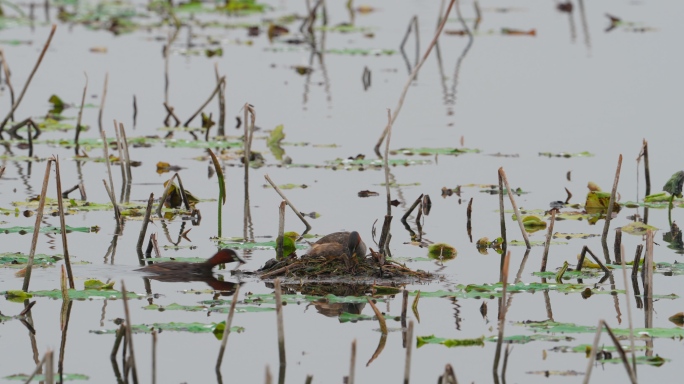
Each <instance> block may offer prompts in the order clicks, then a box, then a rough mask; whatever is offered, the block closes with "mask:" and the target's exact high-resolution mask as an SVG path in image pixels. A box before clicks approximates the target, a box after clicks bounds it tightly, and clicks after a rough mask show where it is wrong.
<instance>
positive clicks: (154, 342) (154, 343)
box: [152, 330, 157, 384]
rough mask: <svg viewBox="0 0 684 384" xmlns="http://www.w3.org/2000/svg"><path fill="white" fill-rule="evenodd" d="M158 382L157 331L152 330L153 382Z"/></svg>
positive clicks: (153, 383) (154, 383)
mask: <svg viewBox="0 0 684 384" xmlns="http://www.w3.org/2000/svg"><path fill="white" fill-rule="evenodd" d="M156 383H157V331H156V330H154V331H152V384H156Z"/></svg>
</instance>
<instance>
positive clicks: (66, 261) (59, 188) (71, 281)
mask: <svg viewBox="0 0 684 384" xmlns="http://www.w3.org/2000/svg"><path fill="white" fill-rule="evenodd" d="M51 160H52V161H54V162H55V178H56V179H57V207H58V208H59V226H60V231H61V232H62V249H63V251H64V264H65V265H66V272H67V276H68V277H69V288H71V289H74V274H73V272H72V271H71V259H70V258H69V247H68V246H67V234H66V223H65V220H64V202H63V201H62V178H61V176H60V174H59V157H53V158H52V159H51Z"/></svg>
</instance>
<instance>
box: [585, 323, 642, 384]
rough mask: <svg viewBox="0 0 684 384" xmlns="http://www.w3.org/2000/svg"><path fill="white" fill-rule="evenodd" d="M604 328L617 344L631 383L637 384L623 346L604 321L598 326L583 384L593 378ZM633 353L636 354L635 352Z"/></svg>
mask: <svg viewBox="0 0 684 384" xmlns="http://www.w3.org/2000/svg"><path fill="white" fill-rule="evenodd" d="M604 327H605V329H606V331H608V335H609V336H610V338H611V340H612V341H613V344H615V348H616V349H617V351H618V353H619V354H620V358H621V359H622V362H623V363H624V365H625V369H626V370H627V375H628V376H629V379H630V381H631V382H632V384H636V382H637V381H636V376H635V374H634V372H633V371H632V369H631V367H630V365H629V362H628V361H627V356H626V354H625V350H624V349H623V348H622V345H620V341H619V340H618V339H617V337H615V334H613V331H612V330H611V329H610V327H609V326H608V324H606V322H605V321H604V320H603V319H601V320H599V322H598V325H597V326H596V334H595V335H594V344H593V345H592V347H591V356H590V357H589V361H588V362H587V370H586V372H585V374H584V381H582V383H583V384H589V379H590V378H591V369H592V368H593V366H594V362H595V361H596V351H597V349H598V344H599V340H600V339H601V331H602V329H603V328H604ZM632 353H634V351H633V350H632Z"/></svg>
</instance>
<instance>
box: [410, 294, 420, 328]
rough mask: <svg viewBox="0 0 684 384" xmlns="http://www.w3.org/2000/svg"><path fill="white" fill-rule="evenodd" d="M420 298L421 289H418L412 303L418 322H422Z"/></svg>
mask: <svg viewBox="0 0 684 384" xmlns="http://www.w3.org/2000/svg"><path fill="white" fill-rule="evenodd" d="M418 300H420V291H416V297H414V298H413V304H411V310H412V311H413V316H415V317H416V320H417V321H418V323H420V315H419V314H418Z"/></svg>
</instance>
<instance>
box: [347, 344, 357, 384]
mask: <svg viewBox="0 0 684 384" xmlns="http://www.w3.org/2000/svg"><path fill="white" fill-rule="evenodd" d="M355 372H356V339H354V340H352V345H351V362H350V363H349V380H347V384H354V376H355Z"/></svg>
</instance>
